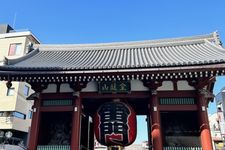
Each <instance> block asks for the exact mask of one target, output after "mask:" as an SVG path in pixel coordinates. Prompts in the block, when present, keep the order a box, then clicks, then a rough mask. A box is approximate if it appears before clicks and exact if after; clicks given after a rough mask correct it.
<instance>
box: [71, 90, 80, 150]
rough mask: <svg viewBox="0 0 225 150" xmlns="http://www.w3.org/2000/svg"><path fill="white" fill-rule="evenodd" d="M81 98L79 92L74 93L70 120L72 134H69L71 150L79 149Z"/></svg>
mask: <svg viewBox="0 0 225 150" xmlns="http://www.w3.org/2000/svg"><path fill="white" fill-rule="evenodd" d="M81 107H82V105H81V98H80V95H79V92H75V104H74V111H73V115H72V116H73V118H72V133H71V150H79V149H80V136H81V135H80V133H81V111H82V108H81Z"/></svg>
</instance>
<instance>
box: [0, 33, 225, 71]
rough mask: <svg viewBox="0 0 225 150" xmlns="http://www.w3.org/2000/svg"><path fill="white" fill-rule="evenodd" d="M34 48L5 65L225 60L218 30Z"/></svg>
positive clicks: (91, 66) (74, 66)
mask: <svg viewBox="0 0 225 150" xmlns="http://www.w3.org/2000/svg"><path fill="white" fill-rule="evenodd" d="M34 48H35V50H34V51H32V52H31V53H29V54H28V55H26V56H24V57H22V58H20V59H16V60H8V65H7V66H5V67H6V68H7V69H14V70H73V71H74V70H75V71H78V70H111V69H135V68H169V67H177V66H178V67H179V66H193V65H206V64H216V63H224V62H225V49H224V48H223V47H222V46H221V44H220V40H219V38H218V35H217V33H215V32H214V33H212V34H209V35H201V36H194V37H185V38H174V39H163V40H149V41H138V42H119V43H105V44H73V45H63V44H60V45H44V44H40V45H35V46H34ZM3 68H4V67H3ZM0 69H1V68H0Z"/></svg>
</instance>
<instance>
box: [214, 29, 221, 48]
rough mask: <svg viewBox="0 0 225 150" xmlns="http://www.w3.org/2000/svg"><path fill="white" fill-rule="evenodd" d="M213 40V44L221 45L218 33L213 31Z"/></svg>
mask: <svg viewBox="0 0 225 150" xmlns="http://www.w3.org/2000/svg"><path fill="white" fill-rule="evenodd" d="M213 38H214V40H215V43H216V44H217V45H222V42H221V41H220V36H219V33H218V31H214V32H213Z"/></svg>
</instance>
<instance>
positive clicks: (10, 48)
mask: <svg viewBox="0 0 225 150" xmlns="http://www.w3.org/2000/svg"><path fill="white" fill-rule="evenodd" d="M33 43H34V44H35V43H40V42H39V40H38V39H37V38H36V37H35V36H34V35H33V34H32V33H31V32H30V31H19V32H17V31H15V30H14V29H13V28H12V27H10V26H9V25H7V24H6V25H0V65H3V61H4V59H5V57H6V58H7V59H13V58H18V57H21V56H23V55H24V54H26V53H28V52H29V51H30V50H31V49H30V47H31V45H32V44H33ZM0 89H1V90H0V91H1V92H0V144H1V143H3V142H5V141H6V140H5V135H6V134H12V139H14V140H13V142H12V141H7V142H9V143H11V142H12V143H13V144H18V141H21V140H23V142H24V143H25V144H26V143H27V137H28V132H29V128H30V125H31V117H32V108H31V107H32V105H33V102H32V101H27V100H26V98H27V96H29V95H30V94H31V93H32V92H33V90H31V88H30V85H29V84H27V83H18V82H12V86H11V87H10V88H7V87H6V82H0Z"/></svg>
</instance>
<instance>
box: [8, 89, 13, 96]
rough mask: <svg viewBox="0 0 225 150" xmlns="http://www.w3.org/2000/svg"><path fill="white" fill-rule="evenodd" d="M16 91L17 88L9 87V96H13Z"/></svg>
mask: <svg viewBox="0 0 225 150" xmlns="http://www.w3.org/2000/svg"><path fill="white" fill-rule="evenodd" d="M14 93H15V88H8V90H7V96H13V95H14Z"/></svg>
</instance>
